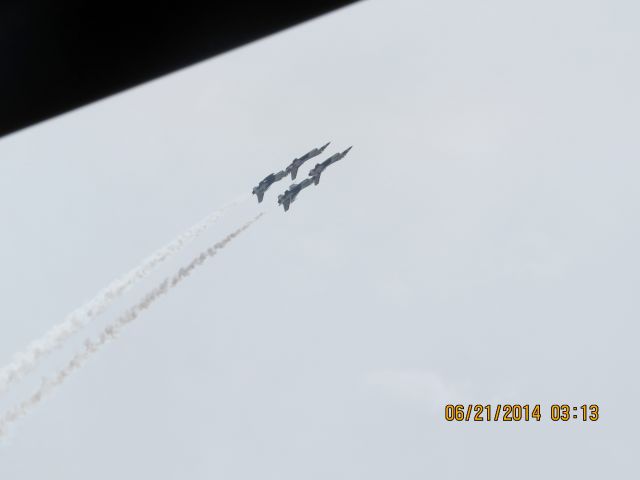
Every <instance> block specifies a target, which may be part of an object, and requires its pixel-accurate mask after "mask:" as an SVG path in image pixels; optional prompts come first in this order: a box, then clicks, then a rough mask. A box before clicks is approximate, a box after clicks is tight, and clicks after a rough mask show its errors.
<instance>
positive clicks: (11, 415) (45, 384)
mask: <svg viewBox="0 0 640 480" xmlns="http://www.w3.org/2000/svg"><path fill="white" fill-rule="evenodd" d="M263 215H264V213H260V214H259V215H258V216H256V217H255V218H253V219H252V220H250V221H248V222H247V223H245V224H244V225H243V226H241V227H240V228H238V229H237V230H235V231H234V232H232V233H230V234H229V235H227V236H226V237H225V238H223V239H222V240H220V241H219V242H218V243H216V244H215V245H213V246H212V247H209V248H208V249H206V250H205V251H204V252H202V253H201V254H200V255H198V256H197V257H196V258H194V259H193V260H192V261H191V262H190V263H189V264H188V265H186V266H185V267H182V268H180V269H179V270H178V273H176V274H175V275H173V276H172V277H169V278H166V279H165V280H164V281H163V282H162V283H160V284H159V285H158V286H156V287H155V288H154V289H152V290H151V291H150V292H149V293H147V294H146V295H145V296H144V298H143V299H142V300H141V301H140V302H139V303H137V304H136V305H134V306H133V307H131V308H130V309H129V310H127V311H126V312H125V313H124V314H123V315H122V316H120V317H119V318H118V319H116V320H115V321H114V322H112V323H111V324H109V325H108V326H107V327H106V328H105V329H104V330H103V331H102V332H101V333H100V335H99V336H98V337H97V338H96V339H95V340H91V339H87V340H86V341H85V343H84V349H83V350H81V351H80V352H79V353H77V354H76V355H74V356H73V358H72V359H71V360H70V361H69V363H67V365H66V366H65V367H63V368H62V369H61V370H60V371H59V372H58V373H57V374H56V375H55V376H54V377H52V378H49V379H46V378H45V379H43V381H42V385H41V386H40V388H39V389H38V390H36V391H35V392H34V393H33V394H32V395H31V396H30V397H29V398H27V399H26V400H24V401H23V402H21V403H19V404H18V405H16V406H15V407H13V408H12V409H11V410H9V411H8V412H6V413H5V414H4V415H3V416H2V418H1V419H0V437H2V436H3V435H4V434H5V433H6V431H7V427H8V426H9V425H10V424H11V423H13V422H15V421H16V420H18V419H19V418H20V417H23V416H25V415H26V414H28V413H29V412H30V411H31V410H32V409H33V408H34V407H36V406H37V405H38V404H39V403H40V402H42V400H44V399H45V398H46V397H47V396H48V395H49V394H50V393H51V392H52V391H53V390H54V389H55V388H56V387H59V386H60V385H62V384H63V383H64V381H65V380H66V379H67V378H68V377H69V376H70V375H71V374H72V373H73V372H75V371H76V370H78V369H80V368H81V367H82V366H84V364H85V363H86V362H87V360H88V359H89V358H90V357H91V356H92V355H93V354H95V353H96V352H98V351H99V350H100V349H101V348H102V347H104V346H105V345H106V344H107V343H109V342H110V341H112V340H114V339H115V338H116V337H117V336H118V334H119V333H120V331H121V330H122V329H123V328H124V327H125V326H127V325H128V324H129V323H131V322H133V321H134V320H135V319H136V318H138V316H139V315H140V314H141V313H142V312H143V311H145V310H146V309H147V308H149V307H150V306H151V305H152V304H153V303H155V301H156V300H158V298H160V297H162V296H163V295H165V294H166V293H168V292H169V291H170V290H171V289H172V288H173V287H175V286H176V285H178V284H179V283H181V282H182V281H183V280H184V279H186V278H187V277H188V276H189V275H191V273H192V272H193V271H194V270H195V269H196V268H198V267H199V266H201V265H202V264H203V263H204V262H205V261H206V260H208V259H209V258H211V257H213V256H215V255H216V254H217V253H218V251H219V250H221V249H223V248H224V247H225V246H226V245H227V244H228V243H229V242H230V241H231V240H233V239H234V238H235V237H237V236H238V235H240V234H241V233H242V232H244V231H245V230H246V229H247V228H249V227H250V226H251V225H252V224H253V223H255V222H256V221H257V220H258V219H259V218H260V217H262V216H263Z"/></svg>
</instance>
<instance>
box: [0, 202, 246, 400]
mask: <svg viewBox="0 0 640 480" xmlns="http://www.w3.org/2000/svg"><path fill="white" fill-rule="evenodd" d="M247 198H249V195H248V194H247V195H243V196H241V197H238V198H237V199H235V200H234V201H232V202H230V203H228V204H227V205H225V206H224V207H222V208H220V209H219V210H216V211H215V212H213V213H211V214H209V215H208V216H207V217H205V218H204V219H202V220H201V221H200V222H198V223H196V224H195V225H194V226H192V227H191V228H189V229H188V230H187V231H186V232H184V233H183V234H182V235H180V236H178V237H177V238H176V239H175V240H173V241H172V242H170V243H169V244H167V245H165V246H164V247H162V248H160V249H158V250H156V251H155V252H154V253H153V254H152V255H150V256H149V257H147V258H146V259H145V260H143V261H142V262H141V263H140V264H139V265H138V266H137V267H135V268H134V269H132V270H131V271H129V272H128V273H126V274H125V275H123V276H121V277H120V278H117V279H116V280H114V281H112V282H111V283H110V284H109V285H108V286H107V287H105V288H104V289H102V291H100V292H99V293H98V294H97V295H96V296H95V297H94V298H92V299H91V300H89V301H88V302H87V303H85V304H84V305H82V306H81V307H79V308H77V309H76V310H74V311H73V312H71V313H70V314H69V315H67V317H66V318H65V319H64V320H63V321H62V322H61V323H60V324H58V325H56V326H54V327H53V328H52V329H51V330H49V331H48V332H47V333H46V334H45V335H44V336H43V337H41V338H39V339H37V340H34V341H33V342H31V343H30V344H29V345H28V346H27V348H25V349H24V350H23V351H21V352H18V353H16V354H15V355H14V356H13V359H12V360H11V362H10V363H8V364H7V365H5V366H4V367H3V368H2V369H0V396H1V395H2V394H4V393H5V392H6V391H7V390H8V388H9V386H10V385H11V384H12V383H15V382H17V381H19V380H20V379H22V378H23V377H24V376H25V375H26V374H28V373H29V372H30V371H31V370H33V369H34V368H35V366H36V365H37V364H38V362H39V361H40V359H42V357H44V356H46V355H47V354H49V353H51V352H52V351H54V350H56V349H57V348H59V347H60V346H61V345H62V344H63V343H64V341H65V340H67V339H68V338H69V337H70V336H72V335H73V334H75V333H76V332H78V331H79V330H81V329H82V328H83V327H84V326H85V325H87V324H88V323H90V322H91V320H92V319H93V318H95V317H96V316H98V315H100V314H101V313H102V312H104V311H105V310H106V309H107V308H109V306H110V305H111V304H112V303H113V302H114V301H115V300H116V299H118V298H119V297H120V296H121V295H122V294H123V293H125V292H126V291H127V290H129V289H130V288H131V287H133V285H135V284H136V283H137V282H139V281H140V280H142V279H143V278H145V277H146V276H147V275H149V274H150V273H151V272H152V271H153V269H154V268H156V267H157V266H158V265H159V264H161V263H162V262H164V261H165V260H167V259H168V258H170V257H172V256H173V255H175V254H176V253H178V252H179V251H180V250H182V248H183V247H184V246H185V245H187V244H188V243H190V242H191V241H193V240H194V239H196V238H197V237H198V236H199V235H201V234H202V233H203V232H204V231H205V230H206V229H207V228H209V227H210V226H211V225H212V224H213V223H214V222H215V221H216V220H218V218H220V217H221V216H222V214H223V213H224V212H225V211H226V210H228V209H229V208H231V207H232V206H234V205H237V204H238V203H241V202H243V201H245V200H246V199H247Z"/></svg>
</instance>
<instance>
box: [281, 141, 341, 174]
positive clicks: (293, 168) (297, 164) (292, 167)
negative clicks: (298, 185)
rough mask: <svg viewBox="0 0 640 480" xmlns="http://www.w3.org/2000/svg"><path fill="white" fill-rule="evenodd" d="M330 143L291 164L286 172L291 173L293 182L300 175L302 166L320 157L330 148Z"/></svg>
mask: <svg viewBox="0 0 640 480" xmlns="http://www.w3.org/2000/svg"><path fill="white" fill-rule="evenodd" d="M329 143H331V142H329ZM329 143H325V144H324V145H323V146H321V147H320V148H314V149H313V150H311V151H309V152H307V153H305V154H304V155H303V156H301V157H300V158H296V159H294V160H293V162H291V164H290V165H289V166H288V167H287V168H286V170H285V172H287V173H291V180H295V179H296V175H298V169H299V168H300V167H301V166H302V164H303V163H304V162H306V161H307V160H309V159H310V158H313V157H315V156H317V155H320V154H321V153H322V152H324V149H325V148H327V147H328V146H329Z"/></svg>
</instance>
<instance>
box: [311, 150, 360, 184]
mask: <svg viewBox="0 0 640 480" xmlns="http://www.w3.org/2000/svg"><path fill="white" fill-rule="evenodd" d="M352 148H353V147H352V146H351V147H349V148H347V149H346V150H345V151H344V152H341V153H335V154H333V155H331V156H330V157H329V158H327V159H326V160H325V161H324V162H322V163H316V166H315V167H313V168H312V169H311V170H309V176H310V177H311V178H312V179H313V183H315V184H316V185H318V183H320V175H322V172H324V169H325V168H327V167H328V166H329V165H331V164H332V163H336V162H337V161H338V160H341V159H342V158H344V156H345V155H346V154H347V153H349V150H351V149H352Z"/></svg>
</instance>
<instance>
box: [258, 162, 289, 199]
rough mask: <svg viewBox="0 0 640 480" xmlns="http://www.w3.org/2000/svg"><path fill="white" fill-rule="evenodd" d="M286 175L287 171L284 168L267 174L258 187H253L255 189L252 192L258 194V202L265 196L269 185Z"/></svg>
mask: <svg viewBox="0 0 640 480" xmlns="http://www.w3.org/2000/svg"><path fill="white" fill-rule="evenodd" d="M286 176H287V172H286V171H284V170H280V171H279V172H278V173H272V174H271V175H267V176H266V177H264V179H263V180H262V181H261V182H260V183H259V184H258V185H257V186H256V187H253V191H252V192H251V193H253V194H254V195H257V196H258V203H260V202H262V199H263V198H264V192H266V191H267V190H268V189H269V187H270V186H271V185H273V184H274V183H275V182H277V181H278V180H282V179H283V178H284V177H286Z"/></svg>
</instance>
